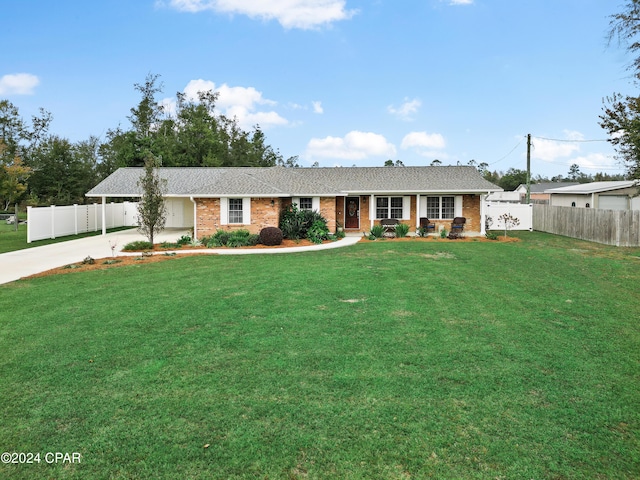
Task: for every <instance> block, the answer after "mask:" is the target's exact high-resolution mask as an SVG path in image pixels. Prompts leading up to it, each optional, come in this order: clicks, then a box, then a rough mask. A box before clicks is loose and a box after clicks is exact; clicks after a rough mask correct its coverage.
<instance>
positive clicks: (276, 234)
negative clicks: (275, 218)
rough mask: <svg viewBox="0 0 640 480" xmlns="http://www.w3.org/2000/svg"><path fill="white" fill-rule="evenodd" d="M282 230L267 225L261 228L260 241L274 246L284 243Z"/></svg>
mask: <svg viewBox="0 0 640 480" xmlns="http://www.w3.org/2000/svg"><path fill="white" fill-rule="evenodd" d="M282 238H283V237H282V230H280V229H279V228H278V227H265V228H263V229H262V230H260V243H261V244H263V245H267V246H269V247H273V246H275V245H280V244H282Z"/></svg>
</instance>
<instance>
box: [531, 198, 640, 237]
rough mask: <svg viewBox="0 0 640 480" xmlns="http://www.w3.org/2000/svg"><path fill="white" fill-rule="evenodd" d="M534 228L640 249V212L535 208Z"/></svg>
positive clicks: (538, 206)
mask: <svg viewBox="0 0 640 480" xmlns="http://www.w3.org/2000/svg"><path fill="white" fill-rule="evenodd" d="M533 229H534V230H537V231H540V232H547V233H554V234H556V235H564V236H565V237H572V238H579V239H580V240H588V241H590V242H597V243H604V244H605V245H615V246H618V247H638V246H640V210H599V209H595V208H576V207H554V206H550V205H534V206H533Z"/></svg>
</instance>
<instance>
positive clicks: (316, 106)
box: [311, 102, 324, 114]
mask: <svg viewBox="0 0 640 480" xmlns="http://www.w3.org/2000/svg"><path fill="white" fill-rule="evenodd" d="M311 103H312V104H313V113H318V114H322V113H324V108H322V102H311Z"/></svg>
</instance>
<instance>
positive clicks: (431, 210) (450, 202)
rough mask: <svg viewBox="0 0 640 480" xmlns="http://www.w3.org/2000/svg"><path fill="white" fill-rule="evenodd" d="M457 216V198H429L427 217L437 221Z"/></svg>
mask: <svg viewBox="0 0 640 480" xmlns="http://www.w3.org/2000/svg"><path fill="white" fill-rule="evenodd" d="M455 216H456V202H455V197H427V217H428V218H431V219H434V220H437V219H443V218H454V217H455Z"/></svg>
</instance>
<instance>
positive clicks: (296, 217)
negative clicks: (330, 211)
mask: <svg viewBox="0 0 640 480" xmlns="http://www.w3.org/2000/svg"><path fill="white" fill-rule="evenodd" d="M317 221H322V222H324V225H325V227H326V225H327V220H326V219H325V218H324V217H323V216H322V215H320V213H318V212H317V211H315V210H313V211H311V210H299V209H298V207H297V205H296V204H295V203H294V204H292V205H290V206H288V207H287V208H285V209H284V210H283V211H282V213H280V230H282V235H283V236H284V238H289V239H291V240H299V239H301V238H308V233H307V232H308V231H309V229H310V228H311V227H312V226H313V225H314V223H315V222H317Z"/></svg>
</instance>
